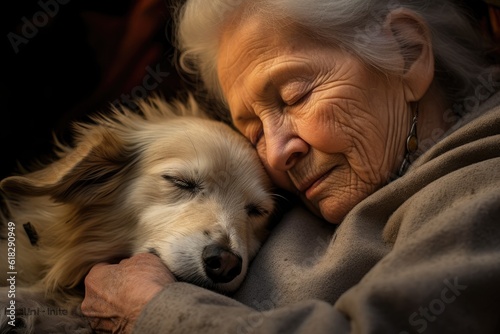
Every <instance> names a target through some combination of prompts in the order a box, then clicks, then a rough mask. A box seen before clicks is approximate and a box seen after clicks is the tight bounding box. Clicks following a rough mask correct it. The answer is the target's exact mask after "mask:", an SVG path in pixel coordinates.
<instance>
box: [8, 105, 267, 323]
mask: <svg viewBox="0 0 500 334" xmlns="http://www.w3.org/2000/svg"><path fill="white" fill-rule="evenodd" d="M139 109H140V111H141V112H140V113H135V112H132V111H130V110H127V109H126V108H114V111H113V112H112V114H111V115H108V116H100V117H97V118H96V119H94V121H93V122H92V123H90V124H79V125H78V126H77V128H76V134H77V135H76V141H75V145H74V146H73V148H69V147H66V146H63V145H60V144H59V149H58V154H59V159H57V160H56V161H55V162H53V163H51V164H49V165H47V166H45V167H44V168H43V169H41V170H38V171H35V172H32V173H29V174H26V175H21V176H11V177H8V178H6V179H4V180H3V181H2V182H1V183H0V187H1V190H2V192H3V195H4V201H5V207H6V210H5V212H7V216H6V217H3V219H2V220H3V221H2V224H1V226H0V227H1V229H2V230H1V231H0V232H1V234H0V235H1V236H2V240H0V252H1V255H0V258H1V263H0V268H1V269H0V282H1V283H0V284H1V285H6V279H7V277H6V274H7V272H9V271H12V270H8V268H7V256H6V255H7V253H8V250H7V242H6V235H7V224H8V222H13V223H15V238H16V240H15V246H16V248H15V262H16V263H15V270H16V271H17V275H16V297H15V299H14V300H15V301H16V308H17V310H18V312H19V311H24V312H25V313H30V311H31V314H26V315H24V316H21V315H19V314H18V315H17V316H16V318H17V326H18V327H19V326H25V328H24V329H23V330H21V331H22V332H23V333H29V332H32V331H33V327H32V326H33V325H34V324H35V323H39V324H38V325H37V326H39V327H37V329H36V330H35V332H37V333H38V332H43V331H44V330H45V331H47V332H51V333H54V332H58V331H59V332H67V331H68V330H70V328H73V329H71V331H72V332H77V330H76V328H79V327H80V326H81V327H82V328H81V331H82V332H85V331H86V330H87V329H85V327H86V322H85V321H84V320H83V319H82V318H80V317H78V315H77V314H78V311H77V309H78V307H79V304H80V302H81V300H82V282H83V279H84V277H85V275H86V274H87V272H88V271H89V270H90V268H91V267H92V266H93V265H94V264H96V263H98V262H102V261H115V260H117V259H121V258H124V257H128V256H130V255H132V254H136V253H140V252H152V253H154V254H156V255H158V256H159V257H160V258H161V259H162V260H163V262H164V263H165V264H166V265H167V266H168V267H169V268H170V269H171V271H172V272H173V273H174V275H176V277H177V278H178V279H179V280H182V281H187V282H191V283H194V284H197V285H201V286H204V287H207V288H210V289H215V290H219V291H223V292H230V291H233V290H235V289H236V288H237V287H238V286H239V285H240V283H241V282H242V280H243V278H244V276H245V274H246V269H247V266H248V263H249V261H250V260H251V259H252V257H253V256H254V255H255V254H256V252H257V250H258V248H259V247H260V245H261V242H262V241H263V240H264V238H265V237H266V234H267V226H266V225H267V223H268V220H269V216H270V214H271V213H272V211H273V210H274V201H273V197H272V193H271V191H272V189H271V183H270V181H269V179H268V178H267V176H266V174H265V171H264V169H263V167H262V165H261V163H260V161H259V159H258V156H257V154H256V152H255V150H254V149H253V148H252V147H251V145H250V144H249V143H248V142H247V141H246V140H245V139H244V138H243V137H242V136H241V135H239V134H238V133H236V132H235V131H233V130H232V129H231V128H230V127H229V126H227V125H225V124H223V123H220V122H216V121H213V120H209V119H208V118H207V117H205V116H204V115H203V113H202V112H201V111H200V110H199V107H198V106H197V104H196V103H195V101H194V99H193V98H189V100H188V102H187V103H180V102H176V101H174V102H172V103H166V102H164V101H163V100H162V99H160V98H158V97H155V98H151V99H148V100H146V101H142V102H140V103H139ZM28 222H29V223H31V225H32V226H33V227H34V229H33V230H32V232H36V233H37V234H38V238H37V239H36V240H34V238H32V240H31V241H32V242H34V243H35V244H34V245H33V244H32V243H30V240H29V238H28V235H27V233H26V232H25V231H24V229H23V224H25V223H28ZM28 232H29V231H28ZM207 246H211V247H212V248H211V250H212V253H213V252H214V247H215V249H216V250H215V253H217V252H218V251H217V250H219V252H220V249H222V250H224V252H226V251H227V252H226V253H225V254H230V256H232V260H233V262H234V261H237V259H240V260H241V262H240V267H241V271H240V272H239V271H238V269H239V268H236V269H235V270H236V272H233V274H231V275H229V276H230V277H229V278H227V277H225V278H224V279H221V280H217V279H215V280H214V279H213V275H212V276H211V275H209V274H207V268H206V267H207V262H206V258H205V257H204V256H205V255H206V254H205V253H206V249H207ZM216 262H217V261H216ZM209 265H210V264H209ZM212 266H215V270H218V269H219V268H218V267H217V266H224V265H223V264H222V265H221V264H220V263H216V264H215V265H214V264H212ZM235 266H236V265H235ZM236 267H237V266H236ZM222 269H224V268H222ZM238 272H239V274H238ZM233 276H234V278H233ZM6 289H8V288H5V287H4V288H2V289H1V290H0V293H1V295H0V302H1V303H0V305H2V306H3V305H8V304H7V303H8V302H9V300H7V290H6ZM47 307H52V308H53V309H54V310H55V311H56V313H58V315H57V316H55V315H53V314H52V316H51V315H48V314H47V310H48V309H47ZM43 308H45V309H43ZM58 308H59V309H58ZM36 310H38V314H36V312H34V311H36ZM75 310H76V313H75V314H76V316H75V317H74V316H73V312H75ZM66 312H68V314H67V316H64V313H66ZM0 317H1V318H2V326H3V329H2V333H3V330H6V329H7V328H10V326H9V325H7V324H6V322H7V321H8V320H9V319H8V318H7V315H6V312H5V310H4V309H2V310H1V315H0ZM71 326H73V327H71Z"/></svg>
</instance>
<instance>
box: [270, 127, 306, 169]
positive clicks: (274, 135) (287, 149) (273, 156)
mask: <svg viewBox="0 0 500 334" xmlns="http://www.w3.org/2000/svg"><path fill="white" fill-rule="evenodd" d="M264 138H265V143H266V160H267V163H268V164H269V166H270V167H272V168H273V169H275V170H278V171H282V172H286V171H288V170H290V169H291V168H292V167H293V166H295V164H296V163H297V162H298V161H299V160H300V159H301V158H302V157H303V156H305V155H306V154H307V152H308V150H309V146H308V144H307V143H306V142H305V141H304V140H303V139H302V138H300V137H299V136H298V135H297V134H296V133H294V131H292V130H291V128H290V127H287V126H284V125H283V124H281V126H279V128H276V127H272V126H269V127H267V129H266V127H264Z"/></svg>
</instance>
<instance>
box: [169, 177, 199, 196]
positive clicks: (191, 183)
mask: <svg viewBox="0 0 500 334" xmlns="http://www.w3.org/2000/svg"><path fill="white" fill-rule="evenodd" d="M163 178H164V179H165V180H167V181H168V182H170V183H172V184H173V185H174V186H176V187H177V188H179V189H180V190H185V191H188V192H190V193H193V194H195V193H197V192H199V191H200V190H202V189H203V187H202V185H201V184H200V183H199V182H197V181H196V180H191V179H184V178H180V177H177V176H172V175H163Z"/></svg>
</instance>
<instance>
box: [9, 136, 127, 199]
mask: <svg viewBox="0 0 500 334" xmlns="http://www.w3.org/2000/svg"><path fill="white" fill-rule="evenodd" d="M94 130H95V131H93V132H92V133H91V134H90V135H87V136H85V137H84V138H83V140H80V141H79V144H77V146H76V148H75V149H74V150H72V151H71V152H70V153H68V154H67V155H65V156H64V157H63V158H61V159H60V160H58V161H56V162H54V163H52V164H50V165H48V166H46V167H45V168H43V169H42V170H39V171H36V172H33V173H30V174H27V175H24V176H11V177H8V178H6V179H4V180H3V181H2V182H1V183H0V189H1V190H2V191H3V192H4V193H5V194H6V195H7V198H20V197H34V196H50V197H52V198H53V199H54V200H55V201H57V202H68V203H69V202H71V203H79V204H86V203H90V202H99V203H100V204H101V203H102V204H105V200H106V198H108V199H109V197H110V195H111V194H112V193H114V192H115V191H117V190H118V189H119V188H120V186H121V185H122V184H123V182H124V178H125V175H126V174H127V172H128V171H129V170H130V168H131V166H132V165H133V164H134V161H135V156H134V154H133V153H131V151H130V150H128V149H127V147H126V145H125V143H124V141H123V140H122V138H120V137H119V136H118V135H117V134H115V133H113V132H111V131H109V130H106V129H104V128H100V129H94Z"/></svg>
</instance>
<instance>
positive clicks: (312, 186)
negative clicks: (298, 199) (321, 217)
mask: <svg viewBox="0 0 500 334" xmlns="http://www.w3.org/2000/svg"><path fill="white" fill-rule="evenodd" d="M335 168H336V166H334V167H332V168H330V169H329V170H328V171H326V172H325V173H323V174H320V175H319V176H317V177H315V178H313V179H312V181H311V182H309V183H308V184H307V185H306V186H304V187H303V188H302V189H303V190H302V191H301V192H302V193H304V194H305V196H306V197H307V198H308V199H311V197H313V196H314V192H315V190H316V189H317V188H318V186H319V185H320V184H321V183H322V182H323V181H324V180H325V179H326V178H328V176H330V174H331V173H332V172H333V170H334V169H335Z"/></svg>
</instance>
